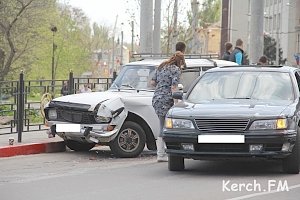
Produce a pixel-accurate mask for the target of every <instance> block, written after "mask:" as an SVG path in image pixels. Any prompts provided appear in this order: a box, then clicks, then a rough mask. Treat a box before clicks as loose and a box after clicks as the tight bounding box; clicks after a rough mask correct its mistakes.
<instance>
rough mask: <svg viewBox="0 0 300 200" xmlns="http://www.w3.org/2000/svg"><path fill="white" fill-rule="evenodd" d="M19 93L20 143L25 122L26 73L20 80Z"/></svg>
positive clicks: (18, 127)
mask: <svg viewBox="0 0 300 200" xmlns="http://www.w3.org/2000/svg"><path fill="white" fill-rule="evenodd" d="M17 90H18V92H17V94H18V104H17V105H18V107H17V115H18V117H17V120H18V122H17V130H18V142H22V132H23V122H24V109H25V108H24V73H23V71H21V73H20V79H19V88H18V89H17Z"/></svg>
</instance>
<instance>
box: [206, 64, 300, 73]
mask: <svg viewBox="0 0 300 200" xmlns="http://www.w3.org/2000/svg"><path fill="white" fill-rule="evenodd" d="M296 69H297V68H295V67H291V66H275V65H268V66H266V65H239V66H222V67H216V68H212V69H209V70H208V71H207V72H215V71H270V72H271V71H274V72H293V71H295V70H296Z"/></svg>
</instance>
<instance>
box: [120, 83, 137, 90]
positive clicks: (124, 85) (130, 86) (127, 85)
mask: <svg viewBox="0 0 300 200" xmlns="http://www.w3.org/2000/svg"><path fill="white" fill-rule="evenodd" d="M122 86H123V87H129V88H131V89H135V87H133V86H132V85H129V84H122V85H121V87H122Z"/></svg>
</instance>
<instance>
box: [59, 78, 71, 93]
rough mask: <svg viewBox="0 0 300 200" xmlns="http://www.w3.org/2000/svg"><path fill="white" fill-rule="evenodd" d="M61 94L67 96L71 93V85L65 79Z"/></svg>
mask: <svg viewBox="0 0 300 200" xmlns="http://www.w3.org/2000/svg"><path fill="white" fill-rule="evenodd" d="M60 94H61V95H63V96H66V95H68V94H69V86H68V82H67V81H64V82H63V86H62V88H61V90H60Z"/></svg>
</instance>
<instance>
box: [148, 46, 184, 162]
mask: <svg viewBox="0 0 300 200" xmlns="http://www.w3.org/2000/svg"><path fill="white" fill-rule="evenodd" d="M185 48H186V45H185V43H183V42H178V43H177V44H176V52H175V54H174V55H173V56H172V57H171V58H170V59H168V60H167V61H165V62H163V63H161V64H160V65H159V66H158V68H157V69H156V70H155V73H154V76H153V78H152V81H151V83H152V85H153V86H155V91H154V95H153V98H152V105H153V108H154V110H155V112H156V114H157V116H158V118H159V122H160V134H159V137H158V138H157V141H156V146H157V161H158V162H162V161H167V160H168V159H167V154H166V151H165V142H164V141H163V139H162V130H163V126H164V122H165V117H166V114H167V112H168V110H169V109H170V108H171V107H172V106H173V105H174V100H173V98H172V93H173V92H174V91H176V89H177V85H178V83H179V79H180V75H181V69H182V68H183V66H184V64H185V60H184V52H185Z"/></svg>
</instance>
